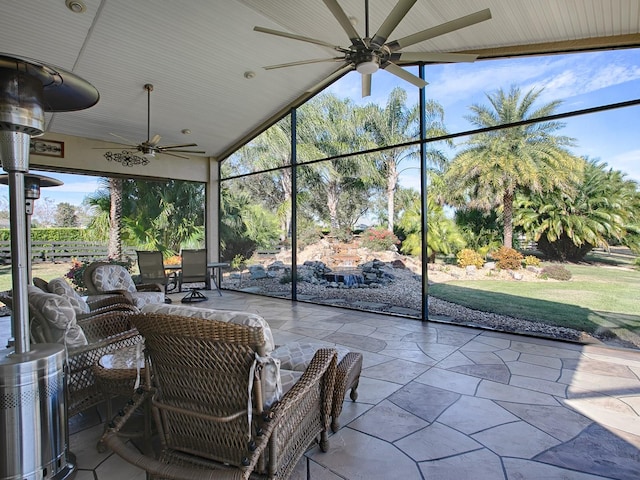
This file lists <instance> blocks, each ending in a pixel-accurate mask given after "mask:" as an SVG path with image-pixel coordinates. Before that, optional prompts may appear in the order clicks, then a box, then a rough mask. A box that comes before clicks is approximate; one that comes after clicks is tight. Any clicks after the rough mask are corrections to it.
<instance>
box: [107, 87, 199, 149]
mask: <svg viewBox="0 0 640 480" xmlns="http://www.w3.org/2000/svg"><path fill="white" fill-rule="evenodd" d="M144 89H145V90H146V91H147V139H146V140H145V141H144V142H142V143H138V144H135V143H134V142H132V141H131V140H128V139H126V138H124V137H121V136H120V135H116V134H115V133H111V134H110V135H113V136H114V137H118V138H120V139H122V140H125V141H126V142H127V143H130V144H133V145H129V149H131V150H136V151H138V152H141V153H142V154H143V155H144V156H146V157H155V155H156V153H163V154H165V155H171V156H172V157H178V158H189V157H187V156H185V155H179V153H191V154H203V153H205V152H204V150H183V149H184V148H188V147H197V146H198V144H196V143H183V144H178V145H164V146H162V145H158V144H159V143H160V138H161V137H160V135H154V136H153V138H151V134H150V129H151V92H152V91H153V85H151V84H150V83H147V84H145V86H144Z"/></svg>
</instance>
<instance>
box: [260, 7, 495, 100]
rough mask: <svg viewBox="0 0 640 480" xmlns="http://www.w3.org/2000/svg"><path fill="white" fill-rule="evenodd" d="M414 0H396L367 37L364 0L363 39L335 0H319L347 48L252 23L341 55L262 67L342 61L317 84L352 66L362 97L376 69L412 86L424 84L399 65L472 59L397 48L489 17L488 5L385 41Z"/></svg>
mask: <svg viewBox="0 0 640 480" xmlns="http://www.w3.org/2000/svg"><path fill="white" fill-rule="evenodd" d="M416 1H417V0H399V1H398V3H397V4H396V6H395V7H394V8H393V10H391V12H390V13H389V15H387V18H386V19H385V20H384V22H382V25H381V26H380V28H379V29H378V31H377V32H376V33H375V34H374V35H373V37H371V36H370V35H369V0H365V25H366V26H365V36H364V38H363V37H360V35H359V34H358V32H357V31H356V29H355V26H354V24H356V22H353V20H352V19H353V18H354V17H352V16H347V14H346V13H345V12H344V10H343V9H342V7H341V6H340V5H339V4H338V1H337V0H323V2H324V4H325V5H326V6H327V8H328V9H329V10H330V11H331V14H332V15H333V16H334V18H335V19H336V20H337V21H338V23H339V24H340V26H341V27H342V29H343V30H344V31H345V33H346V34H347V36H348V37H349V40H350V41H351V46H349V47H341V46H337V45H332V44H331V43H328V42H325V41H323V40H318V39H315V38H309V37H305V36H302V35H296V34H293V33H288V32H282V31H279V30H272V29H270V28H265V27H257V26H256V27H254V30H255V31H257V32H260V33H266V34H269V35H275V36H279V37H284V38H289V39H292V40H299V41H302V42H308V43H314V44H316V45H320V46H322V47H327V48H331V49H332V50H335V51H337V52H340V53H341V54H342V55H343V56H342V57H333V58H325V59H313V60H302V61H297V62H290V63H282V64H279V65H270V66H266V67H264V68H265V69H266V70H273V69H276V68H284V67H293V66H296V65H305V64H311V63H319V62H338V61H339V62H343V65H342V66H341V67H339V68H338V70H336V71H335V72H333V73H331V75H329V77H328V78H327V79H325V81H323V82H321V83H320V84H319V85H321V86H324V85H325V84H326V83H328V82H329V81H330V80H333V79H334V78H337V77H339V76H340V75H341V74H343V73H347V72H349V71H351V70H354V69H355V70H356V71H357V72H359V73H360V74H362V76H363V78H362V96H363V97H366V96H369V95H371V75H372V74H374V73H376V72H377V71H378V70H379V69H383V70H387V71H388V72H389V73H391V74H393V75H396V76H397V77H400V78H402V79H403V80H405V81H407V82H409V83H411V84H413V85H415V86H416V87H418V88H422V87H424V86H425V85H426V84H427V83H426V82H425V81H424V80H422V79H421V78H419V77H417V76H416V75H413V74H412V73H409V72H407V71H406V70H404V69H403V68H401V67H400V65H403V64H405V65H406V64H411V63H413V64H415V63H442V62H447V63H454V62H473V61H474V60H475V59H476V58H477V55H472V54H471V55H470V54H459V53H440V52H438V53H429V52H400V51H399V50H401V49H403V48H405V47H409V46H411V45H415V44H417V43H420V42H424V41H426V40H429V39H431V38H435V37H438V36H440V35H444V34H446V33H450V32H453V31H455V30H459V29H461V28H465V27H469V26H471V25H475V24H477V23H480V22H484V21H486V20H489V19H490V18H491V11H490V10H489V9H488V8H487V9H485V10H481V11H479V12H475V13H472V14H470V15H466V16H464V17H460V18H457V19H455V20H451V21H449V22H446V23H443V24H441V25H437V26H435V27H431V28H428V29H426V30H422V31H420V32H417V33H414V34H412V35H409V36H406V37H403V38H399V39H397V40H393V41H391V42H387V39H388V38H389V35H391V33H392V32H393V31H394V30H395V29H396V27H397V26H398V24H399V23H400V22H401V21H402V19H403V18H404V17H405V16H406V15H407V13H409V10H410V9H411V7H413V5H414V4H415V3H416Z"/></svg>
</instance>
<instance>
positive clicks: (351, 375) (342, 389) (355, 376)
mask: <svg viewBox="0 0 640 480" xmlns="http://www.w3.org/2000/svg"><path fill="white" fill-rule="evenodd" d="M141 311H142V312H143V313H162V314H166V315H180V316H187V317H197V318H203V319H209V320H218V321H222V322H233V323H242V324H245V325H258V326H261V327H262V328H263V329H264V334H265V339H266V347H265V348H266V353H267V354H268V355H269V356H271V357H272V358H275V359H277V360H278V361H279V363H280V369H281V373H282V377H283V382H284V383H285V384H286V383H287V382H291V381H294V380H295V379H297V378H298V377H299V376H300V375H301V374H302V372H304V371H305V370H306V369H307V367H308V366H309V364H310V362H311V360H312V359H313V356H314V355H315V353H316V351H317V350H318V349H319V348H321V347H323V346H324V347H326V346H327V345H321V344H317V343H303V342H290V343H286V344H284V345H280V346H277V345H275V342H274V339H273V334H272V332H271V328H270V327H269V324H268V323H267V321H266V320H265V319H264V318H262V317H261V316H259V315H256V314H252V313H247V312H234V311H230V310H214V309H205V308H197V307H192V306H184V305H162V304H154V305H146V306H144V307H143V308H142V310H141ZM331 347H332V348H335V349H336V351H337V353H338V367H337V371H336V380H335V386H334V390H333V403H332V408H331V429H332V430H333V431H334V432H337V431H338V429H339V428H340V424H339V421H338V420H339V417H340V413H341V412H342V406H343V402H344V399H345V396H346V394H347V392H348V391H349V390H350V398H351V400H352V401H354V402H355V401H356V400H357V398H358V383H359V381H360V373H361V371H362V354H361V353H358V352H351V351H349V350H348V349H346V348H344V347H339V346H331Z"/></svg>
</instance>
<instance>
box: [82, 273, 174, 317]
mask: <svg viewBox="0 0 640 480" xmlns="http://www.w3.org/2000/svg"><path fill="white" fill-rule="evenodd" d="M82 280H83V281H84V285H85V287H86V288H87V290H88V292H89V295H101V294H105V293H108V294H120V295H124V296H125V297H127V298H128V299H129V300H130V301H131V303H133V304H134V305H135V306H136V307H138V308H142V307H143V306H144V305H147V304H149V303H164V300H165V297H164V289H163V288H162V286H161V285H159V284H157V283H142V284H137V285H136V284H135V283H134V282H133V279H132V278H131V275H130V274H129V272H127V270H126V269H125V268H124V267H122V266H120V265H116V264H113V263H108V262H93V263H90V264H89V265H87V268H86V269H85V270H84V272H83V274H82Z"/></svg>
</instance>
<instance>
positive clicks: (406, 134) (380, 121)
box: [364, 87, 447, 232]
mask: <svg viewBox="0 0 640 480" xmlns="http://www.w3.org/2000/svg"><path fill="white" fill-rule="evenodd" d="M406 103H407V92H406V91H405V90H404V89H402V88H400V87H396V88H394V89H393V90H392V91H391V93H390V94H389V98H388V99H387V104H386V105H385V106H384V107H382V106H380V105H377V104H369V105H368V106H367V107H366V108H365V111H364V114H365V118H366V121H365V128H366V130H367V131H368V132H369V134H370V135H371V136H372V137H373V141H374V142H375V145H376V146H378V147H386V146H388V145H398V144H402V143H407V142H410V141H412V140H416V139H417V138H418V136H419V133H420V123H419V117H420V109H419V105H417V104H416V105H413V106H408V105H407V104H406ZM425 110H426V118H425V122H426V130H427V137H437V136H440V135H445V134H446V133H447V131H446V129H445V127H444V109H443V108H442V106H441V105H439V104H438V103H437V102H434V101H432V100H430V101H428V102H427V105H426V109H425ZM418 148H419V147H417V146H413V147H396V148H392V149H389V150H384V151H382V152H380V154H379V159H378V162H377V165H378V168H379V170H380V172H381V174H382V175H383V176H384V178H385V183H386V185H385V196H386V199H387V228H388V229H389V231H391V232H392V231H393V226H394V218H395V210H396V209H395V194H396V190H397V188H398V178H399V175H400V172H401V170H400V165H401V163H402V162H404V161H405V160H408V159H411V158H417V156H418ZM427 157H428V159H429V161H430V163H432V164H434V165H435V166H438V167H442V166H443V165H444V164H445V162H446V156H445V155H444V154H443V152H442V151H440V150H438V149H437V148H435V147H434V146H433V144H430V147H428V149H427Z"/></svg>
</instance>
